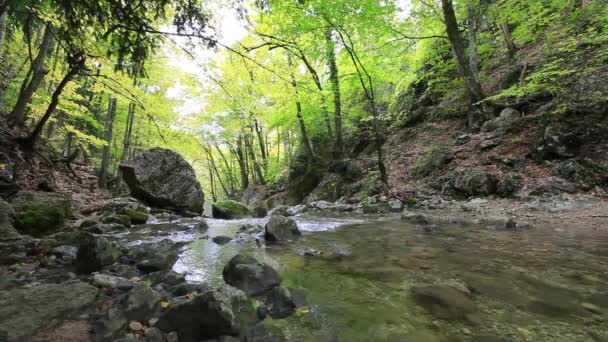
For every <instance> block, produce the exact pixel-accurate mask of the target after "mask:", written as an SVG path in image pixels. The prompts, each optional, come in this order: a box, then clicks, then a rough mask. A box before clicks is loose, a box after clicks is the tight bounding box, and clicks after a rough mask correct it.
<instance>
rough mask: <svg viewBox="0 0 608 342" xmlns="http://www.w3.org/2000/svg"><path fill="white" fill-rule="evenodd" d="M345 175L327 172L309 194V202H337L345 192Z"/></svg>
mask: <svg viewBox="0 0 608 342" xmlns="http://www.w3.org/2000/svg"><path fill="white" fill-rule="evenodd" d="M344 188H345V180H344V177H342V176H341V175H339V174H337V173H327V174H325V175H324V176H323V180H322V181H321V182H320V183H319V185H317V187H316V188H315V189H314V190H313V191H312V192H311V193H310V195H308V198H307V202H308V203H311V202H316V201H328V202H335V201H337V200H338V199H339V198H340V197H342V196H343V194H344Z"/></svg>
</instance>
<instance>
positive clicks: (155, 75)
mask: <svg viewBox="0 0 608 342" xmlns="http://www.w3.org/2000/svg"><path fill="white" fill-rule="evenodd" d="M227 18H228V19H227ZM607 44H608V4H607V3H606V1H605V0H593V1H589V0H532V1H519V0H440V1H439V0H437V1H435V0H432V1H428V0H425V1H422V0H398V1H397V0H386V1H377V0H331V1H329V0H306V1H302V0H258V1H229V0H226V1H223V2H220V3H218V2H215V1H210V0H209V1H206V0H202V1H192V0H150V1H143V0H141V1H121V0H82V1H67V0H43V1H34V0H3V1H1V2H0V73H1V74H0V112H2V113H3V114H4V117H5V118H6V120H5V121H6V123H7V124H8V125H10V126H11V127H13V128H14V129H16V131H17V132H19V134H20V135H19V137H18V140H19V142H20V144H21V145H22V147H23V148H24V149H35V148H36V146H37V145H38V144H46V145H48V147H49V148H50V149H51V150H52V151H53V153H54V154H55V155H56V156H57V158H63V159H65V160H68V161H75V160H80V161H84V162H86V163H89V164H94V165H97V166H99V170H100V183H101V185H102V186H105V185H107V182H108V181H112V180H113V179H114V177H115V176H116V175H117V173H118V165H119V164H120V163H121V162H124V161H126V160H128V159H130V158H131V157H133V156H134V155H135V154H136V153H137V152H139V151H142V150H145V149H148V148H150V147H154V146H161V147H166V148H171V149H174V150H177V151H179V152H180V153H182V154H183V155H184V156H185V157H186V158H187V159H188V160H189V161H190V162H191V163H192V164H193V166H194V168H195V169H196V170H197V172H198V175H199V178H200V181H201V183H202V184H203V188H204V189H205V190H206V191H207V192H209V193H210V194H211V197H212V198H213V199H214V200H216V199H220V198H225V197H228V196H229V195H231V194H233V193H235V192H238V191H241V190H244V189H246V188H247V187H249V186H250V185H252V184H273V183H275V182H277V181H279V180H280V179H281V178H282V177H288V176H289V170H291V171H292V173H293V172H296V173H299V174H305V175H309V174H314V172H315V170H314V169H315V168H316V167H318V165H324V164H328V163H329V164H331V162H332V161H336V160H340V159H342V158H344V156H345V154H348V153H350V152H351V150H352V149H353V148H356V143H355V142H357V141H361V140H365V141H369V142H371V143H372V144H371V146H373V150H374V153H375V163H376V165H377V166H376V168H377V173H378V174H377V178H378V182H379V183H381V184H382V186H384V187H390V184H389V180H388V178H387V176H386V169H385V166H384V161H383V158H384V156H383V152H382V148H381V146H382V144H383V142H384V140H385V137H386V135H387V134H388V133H389V132H391V131H392V130H395V129H399V128H402V127H406V126H409V125H413V124H416V123H418V122H421V121H429V120H431V121H432V120H445V119H460V120H462V121H463V122H465V123H466V125H467V126H468V127H469V129H477V128H479V126H480V125H481V123H483V121H485V120H487V119H489V118H491V117H493V116H494V115H495V114H496V112H497V111H499V110H500V109H502V108H505V107H506V106H513V107H517V108H518V109H521V110H523V111H526V110H534V108H533V106H530V105H529V104H530V103H532V104H533V103H534V102H535V101H538V100H539V99H547V98H551V99H554V101H553V102H552V103H554V104H555V105H554V106H553V107H552V110H551V112H552V113H559V112H563V111H567V110H569V108H570V107H571V106H572V104H573V103H576V102H580V103H586V104H593V103H602V101H606V98H605V95H603V94H597V93H593V92H591V93H589V92H587V93H585V94H573V93H572V88H571V87H570V83H571V81H572V80H574V79H576V78H577V77H580V75H583V74H585V73H589V72H591V73H593V71H594V70H598V69H599V68H602V67H604V66H605V65H606V63H607V61H608V49H606V45H607ZM539 61H542V63H539ZM566 100H567V101H566ZM431 105H432V106H431ZM353 146H355V147H353Z"/></svg>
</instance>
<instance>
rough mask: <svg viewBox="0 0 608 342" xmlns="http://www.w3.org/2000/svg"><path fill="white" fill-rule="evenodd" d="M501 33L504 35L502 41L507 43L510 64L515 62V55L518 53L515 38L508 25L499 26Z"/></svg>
mask: <svg viewBox="0 0 608 342" xmlns="http://www.w3.org/2000/svg"><path fill="white" fill-rule="evenodd" d="M499 26H500V31H501V35H502V39H503V40H504V41H505V45H506V47H507V52H508V54H509V62H513V61H514V60H515V54H516V53H517V45H515V42H513V36H512V35H511V29H510V28H509V24H508V23H501V24H499Z"/></svg>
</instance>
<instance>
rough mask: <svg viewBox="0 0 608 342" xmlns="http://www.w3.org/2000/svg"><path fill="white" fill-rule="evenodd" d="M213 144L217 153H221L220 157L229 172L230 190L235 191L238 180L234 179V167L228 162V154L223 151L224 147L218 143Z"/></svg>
mask: <svg viewBox="0 0 608 342" xmlns="http://www.w3.org/2000/svg"><path fill="white" fill-rule="evenodd" d="M213 146H214V147H215V149H216V150H217V153H218V154H219V155H220V159H222V163H223V164H224V167H225V168H226V172H228V176H229V178H228V180H229V182H230V190H231V191H234V190H235V189H236V185H235V183H236V182H235V180H234V174H233V171H232V167H230V163H228V159H226V155H225V154H224V152H222V149H221V148H220V147H219V146H218V145H217V144H213Z"/></svg>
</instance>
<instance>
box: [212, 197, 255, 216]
mask: <svg viewBox="0 0 608 342" xmlns="http://www.w3.org/2000/svg"><path fill="white" fill-rule="evenodd" d="M213 217H215V218H221V219H227V220H232V219H239V218H245V217H251V210H249V207H247V206H246V205H245V204H243V203H240V202H237V201H233V200H225V201H218V202H215V203H214V204H213Z"/></svg>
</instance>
